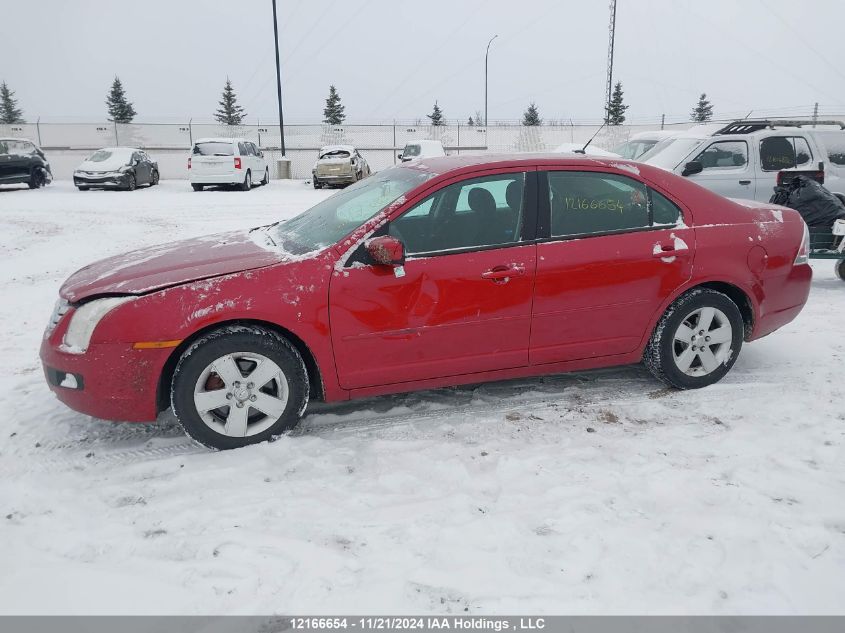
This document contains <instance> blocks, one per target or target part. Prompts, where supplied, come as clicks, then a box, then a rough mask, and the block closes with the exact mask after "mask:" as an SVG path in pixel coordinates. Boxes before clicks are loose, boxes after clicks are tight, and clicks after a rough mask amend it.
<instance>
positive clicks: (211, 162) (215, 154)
mask: <svg viewBox="0 0 845 633" xmlns="http://www.w3.org/2000/svg"><path fill="white" fill-rule="evenodd" d="M234 157H235V144H234V143H232V142H231V141H201V142H198V143H196V144H195V145H194V150H193V154H192V155H191V171H192V172H193V176H194V178H197V179H199V180H200V181H201V180H202V176H222V175H226V174H232V173H233V171H234V168H235V164H234Z"/></svg>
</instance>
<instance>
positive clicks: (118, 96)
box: [106, 75, 137, 123]
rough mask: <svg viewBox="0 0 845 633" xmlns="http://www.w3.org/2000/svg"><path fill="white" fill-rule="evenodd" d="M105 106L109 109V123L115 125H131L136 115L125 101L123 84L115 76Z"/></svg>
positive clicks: (130, 105)
mask: <svg viewBox="0 0 845 633" xmlns="http://www.w3.org/2000/svg"><path fill="white" fill-rule="evenodd" d="M106 106H107V107H108V109H109V121H114V122H115V123H132V119H134V118H135V115H136V114H137V113H136V112H135V108H133V107H132V103H131V102H130V101H128V100H127V99H126V92H125V91H124V90H123V84H122V83H120V79H119V78H118V77H117V76H116V75H115V78H114V81H113V82H112V85H111V90H109V94H108V96H107V97H106Z"/></svg>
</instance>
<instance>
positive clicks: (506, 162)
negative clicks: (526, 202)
mask: <svg viewBox="0 0 845 633" xmlns="http://www.w3.org/2000/svg"><path fill="white" fill-rule="evenodd" d="M534 165H536V166H555V165H561V166H573V167H575V166H581V167H610V168H615V169H621V170H623V171H628V172H632V173H639V171H640V170H641V169H644V170H645V171H652V170H654V169H659V168H656V167H653V166H649V165H644V164H643V163H638V162H636V161H632V160H624V159H622V158H611V157H603V156H589V155H584V156H577V155H572V154H559V153H539V152H538V153H532V152H521V153H517V154H459V155H457V156H433V157H429V158H418V159H414V160H412V161H409V162H407V163H404V164H403V165H402V167H405V168H409V169H413V168H418V169H424V170H426V171H429V172H431V173H434V174H445V173H447V172H451V171H454V170H459V169H462V168H479V167H481V168H490V169H495V168H497V167H526V166H534ZM468 170H469V169H468Z"/></svg>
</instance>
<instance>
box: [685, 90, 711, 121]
mask: <svg viewBox="0 0 845 633" xmlns="http://www.w3.org/2000/svg"><path fill="white" fill-rule="evenodd" d="M690 118H691V119H692V120H693V121H696V122H697V123H704V122H706V121H709V120H710V119H712V118H713V104H712V103H710V101H709V100H708V99H707V93H705V92H702V93H701V96H700V97H699V98H698V103H697V104H696V105H695V107H694V108H693V109H692V112H690Z"/></svg>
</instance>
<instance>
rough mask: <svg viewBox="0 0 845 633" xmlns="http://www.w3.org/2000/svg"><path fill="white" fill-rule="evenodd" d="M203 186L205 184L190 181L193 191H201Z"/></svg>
mask: <svg viewBox="0 0 845 633" xmlns="http://www.w3.org/2000/svg"><path fill="white" fill-rule="evenodd" d="M204 186H205V185H200V184H197V183H195V182H192V183H191V187H192V188H193V190H194V191H202V188H203V187H204Z"/></svg>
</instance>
